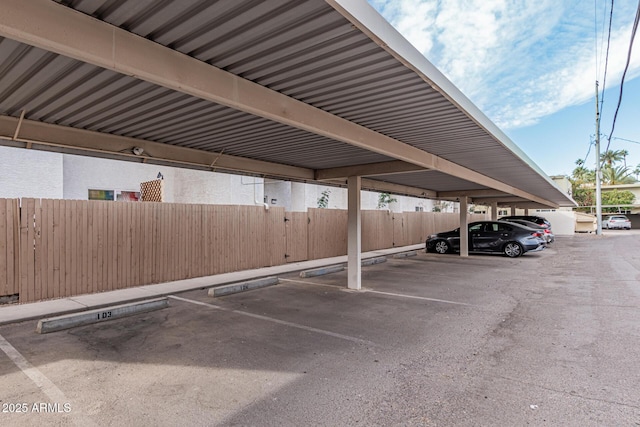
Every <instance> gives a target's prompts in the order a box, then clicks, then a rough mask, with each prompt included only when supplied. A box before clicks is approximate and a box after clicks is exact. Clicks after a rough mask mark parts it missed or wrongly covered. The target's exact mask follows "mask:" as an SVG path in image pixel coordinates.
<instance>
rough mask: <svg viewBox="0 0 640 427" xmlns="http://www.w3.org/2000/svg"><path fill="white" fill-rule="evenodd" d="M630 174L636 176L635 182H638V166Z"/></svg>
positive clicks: (639, 175)
mask: <svg viewBox="0 0 640 427" xmlns="http://www.w3.org/2000/svg"><path fill="white" fill-rule="evenodd" d="M632 173H633V174H634V175H635V176H636V181H640V178H639V177H640V165H638V166H636V168H635V169H634V170H633V172H632Z"/></svg>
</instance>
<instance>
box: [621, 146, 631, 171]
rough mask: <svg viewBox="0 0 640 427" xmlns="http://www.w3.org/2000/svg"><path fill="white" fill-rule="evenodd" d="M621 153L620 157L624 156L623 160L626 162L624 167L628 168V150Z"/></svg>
mask: <svg viewBox="0 0 640 427" xmlns="http://www.w3.org/2000/svg"><path fill="white" fill-rule="evenodd" d="M619 151H620V155H621V156H622V160H623V161H624V167H625V168H626V167H627V156H628V155H629V151H628V150H619Z"/></svg>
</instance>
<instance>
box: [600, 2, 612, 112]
mask: <svg viewBox="0 0 640 427" xmlns="http://www.w3.org/2000/svg"><path fill="white" fill-rule="evenodd" d="M605 10H606V8H605ZM612 21H613V0H611V10H610V11H609V31H608V35H607V54H606V55H605V60H604V77H603V79H602V98H600V111H602V106H603V104H604V90H605V88H606V84H607V68H608V67H609V48H610V47H611V22H612ZM603 25H604V23H603Z"/></svg>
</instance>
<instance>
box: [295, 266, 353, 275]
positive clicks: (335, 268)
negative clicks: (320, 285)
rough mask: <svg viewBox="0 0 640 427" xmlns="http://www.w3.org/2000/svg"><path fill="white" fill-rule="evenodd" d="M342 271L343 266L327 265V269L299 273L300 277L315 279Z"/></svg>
mask: <svg viewBox="0 0 640 427" xmlns="http://www.w3.org/2000/svg"><path fill="white" fill-rule="evenodd" d="M342 270H344V265H329V266H327V267H321V268H314V269H311V270H304V271H301V272H300V277H315V276H323V275H325V274H329V273H337V272H338V271H342Z"/></svg>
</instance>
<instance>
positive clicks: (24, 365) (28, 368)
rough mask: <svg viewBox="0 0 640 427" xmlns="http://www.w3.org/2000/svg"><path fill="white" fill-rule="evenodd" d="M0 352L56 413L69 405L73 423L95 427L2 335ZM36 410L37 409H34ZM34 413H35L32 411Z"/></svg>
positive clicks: (69, 413) (0, 337)
mask: <svg viewBox="0 0 640 427" xmlns="http://www.w3.org/2000/svg"><path fill="white" fill-rule="evenodd" d="M0 350H2V351H3V352H4V354H6V355H7V357H8V358H9V359H11V361H12V362H13V363H14V364H15V365H16V366H17V367H18V368H20V370H21V371H22V372H23V373H24V374H25V375H26V376H27V377H28V378H29V379H30V380H31V381H33V382H34V383H35V385H36V386H38V388H39V389H40V390H41V391H42V392H43V393H44V394H45V395H46V396H47V397H48V398H49V400H51V403H53V404H56V411H57V410H62V411H64V409H65V405H69V406H68V408H69V412H68V413H67V415H69V416H70V417H71V418H72V419H73V421H74V423H75V424H76V425H78V426H95V425H96V424H95V423H94V422H93V421H92V420H90V419H88V418H87V417H85V416H83V415H82V414H80V412H79V411H78V409H77V408H75V407H73V406H71V402H70V401H69V400H68V399H67V397H66V396H65V395H64V393H63V392H62V390H60V389H59V388H58V387H57V386H56V385H55V384H54V383H53V382H51V380H50V379H49V378H47V377H46V376H45V375H44V374H43V373H42V372H40V370H39V369H38V368H36V367H35V366H33V365H32V364H31V363H29V361H28V360H27V359H25V358H24V356H23V355H22V354H20V352H19V351H18V350H16V348H15V347H14V346H12V345H11V344H10V343H9V341H7V340H6V339H5V338H4V337H3V336H2V335H0ZM33 405H39V403H34V404H33ZM36 409H39V408H38V407H36ZM34 412H35V411H34Z"/></svg>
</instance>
